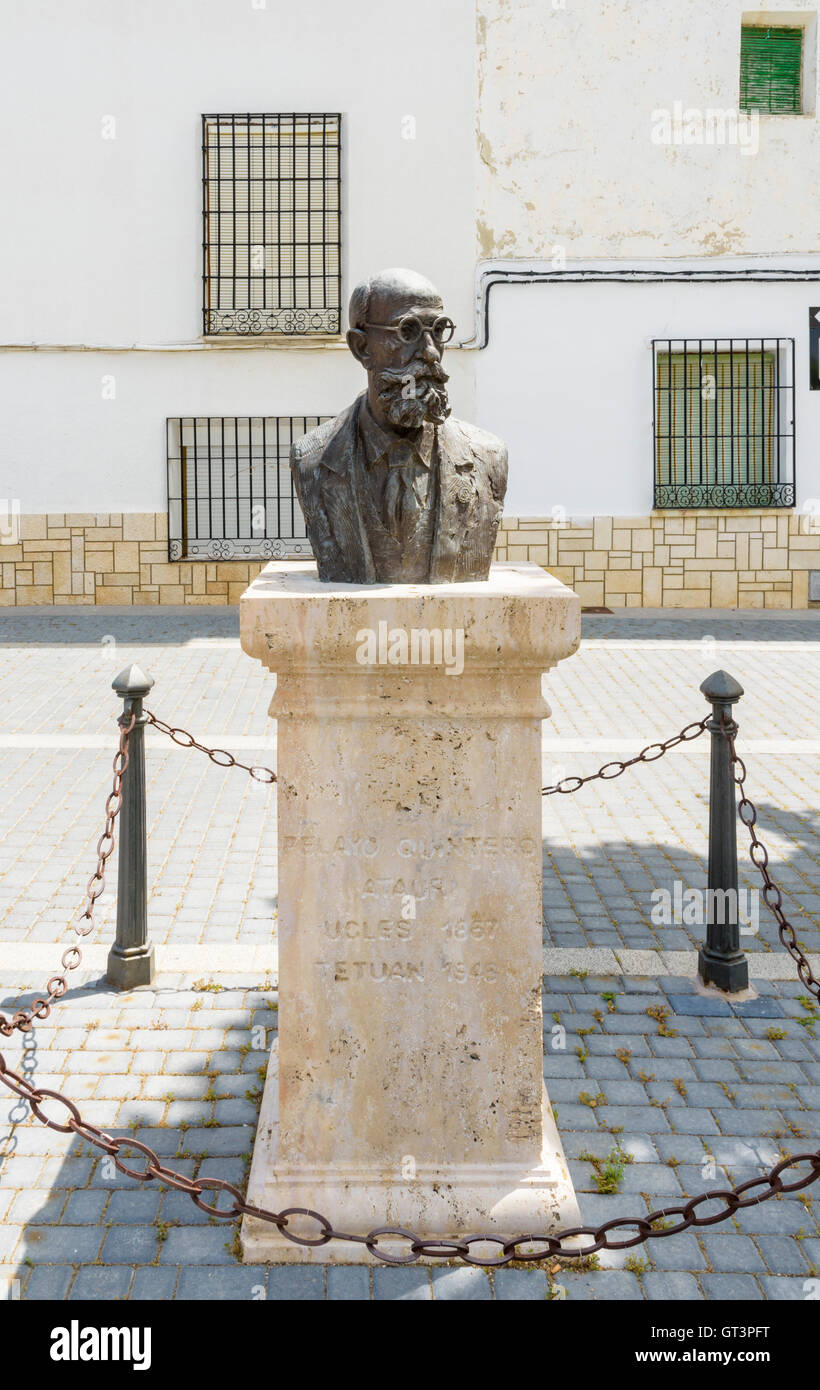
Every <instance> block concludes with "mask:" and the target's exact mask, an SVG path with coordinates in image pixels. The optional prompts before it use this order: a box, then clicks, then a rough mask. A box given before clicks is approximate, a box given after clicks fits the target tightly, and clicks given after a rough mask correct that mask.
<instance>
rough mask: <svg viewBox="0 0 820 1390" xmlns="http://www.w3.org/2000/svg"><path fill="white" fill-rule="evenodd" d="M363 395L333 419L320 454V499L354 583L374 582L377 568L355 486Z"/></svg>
mask: <svg viewBox="0 0 820 1390" xmlns="http://www.w3.org/2000/svg"><path fill="white" fill-rule="evenodd" d="M363 399H364V396H363V395H361V396H358V397H357V398H356V400H355V401H354V402H353V404H352V405H351V406H348V408H347V410H343V411H342V413H341V415H339V416H338V417H337V419H336V422H335V428H334V430H333V433H332V435H331V436H330V438H329V440H328V442H327V444H326V445H325V448H324V452H323V455H322V464H321V466H322V469H323V472H322V501H323V503H324V507H325V513H326V515H327V519H328V523H329V525H330V529H331V531H332V532H333V534H334V536H335V537H336V539H337V542H338V544H339V546H340V548H341V550H342V553H343V554H344V555H346V556H348V557H349V560H350V562H351V566H354V565H355V568H356V570H357V575H356V579H355V580H354V581H353V582H354V583H360V584H373V583H375V580H376V569H375V566H374V564H373V557H372V555H371V553H370V546H369V544H368V541H367V535H366V532H365V528H364V523H363V520H362V514H361V506H360V504H359V496H358V487H357V451H358V449H359V430H358V421H359V409H360V407H361V403H362V401H363Z"/></svg>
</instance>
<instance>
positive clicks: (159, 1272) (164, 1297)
mask: <svg viewBox="0 0 820 1390" xmlns="http://www.w3.org/2000/svg"><path fill="white" fill-rule="evenodd" d="M178 1275H179V1271H178V1270H177V1269H175V1268H174V1267H173V1266H171V1267H166V1268H165V1269H162V1268H160V1266H159V1265H143V1266H142V1268H140V1269H136V1270H135V1271H134V1282H133V1284H132V1285H131V1292H130V1294H129V1298H130V1300H131V1302H134V1301H135V1300H136V1299H148V1300H150V1301H151V1302H154V1303H167V1302H168V1300H169V1299H171V1298H173V1296H174V1292H175V1290H176V1286H177V1278H178Z"/></svg>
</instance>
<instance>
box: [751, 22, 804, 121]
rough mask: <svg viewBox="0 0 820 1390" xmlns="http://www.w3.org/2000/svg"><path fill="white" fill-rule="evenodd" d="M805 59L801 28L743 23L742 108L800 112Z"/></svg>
mask: <svg viewBox="0 0 820 1390" xmlns="http://www.w3.org/2000/svg"><path fill="white" fill-rule="evenodd" d="M802 61H803V30H802V29H780V28H778V29H771V28H767V29H764V28H762V27H760V28H758V27H754V26H751V25H744V26H743V27H742V28H741V31H740V109H741V111H763V112H766V113H768V114H770V115H783V114H795V113H797V114H799V113H800V112H801V111H802V109H803V107H802V101H801V96H802V93H801V81H800V74H801V68H802Z"/></svg>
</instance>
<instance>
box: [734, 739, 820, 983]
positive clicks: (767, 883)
mask: <svg viewBox="0 0 820 1390" xmlns="http://www.w3.org/2000/svg"><path fill="white" fill-rule="evenodd" d="M720 727H721V733H722V734H723V737H724V738H725V739H726V742H727V743H728V745H729V752H730V755H731V759H732V777H733V778H734V782H735V785H736V786H737V788H738V791H739V792H740V800H739V801H738V806H737V814H738V817H739V819H740V820H741V821H742V822H743V824H744V825H745V826H746V829H747V830H748V832H749V841H750V843H749V858H750V859H751V861H752V863H753V864H754V866H755V868H756V869H757V870H758V872H759V873H760V876H761V878H762V879H763V892H762V894H761V896H762V898H763V901H764V903H765V904H766V906H767V908H768V909H769V911H770V912H771V914H772V916H773V917H774V919H775V921H776V922H777V931H778V935H779V937H780V940H781V942H782V944H783V945H784V946H785V948H786V950H787V951H788V953H789V955H790V956H791V958H792V960H794V961H795V962H796V964H797V975H798V979H799V980H800V982H801V984H804V985H805V986H806V989H810V990H811V992H812V994H813V995H814V996H815V998H816V999H818V1000H820V980H818V979H817V978H816V977H815V975H814V974H813V972H812V968H811V966H810V965H809V962H808V960H807V958H806V955H805V952H804V951H803V948H802V947H801V945H800V942H799V941H798V940H797V933H796V931H795V930H794V927H793V926H792V924H791V922H789V921H788V919H787V918H786V916H785V914H784V912H783V907H782V903H783V894H782V893H781V891H780V889H779V888H778V886H777V884H776V883H774V882H773V880H772V877H771V875H770V873H769V852H768V850H767V849H766V846H765V845H764V844H763V841H762V840H759V839H758V837H757V833H756V831H755V825H756V824H757V807H756V806H755V804H754V802H753V801H751V800H750V799H749V797H748V796H747V795H746V792H745V789H744V783H745V781H746V764H745V763H744V761H743V759H742V758H741V757H740V756H739V755H738V752H737V749H736V748H735V734H736V733H737V731H738V725H737V724H736V723H735V721H734V720H733V719H727V717H726V715H725V714H723V713H722V714H721V721H720Z"/></svg>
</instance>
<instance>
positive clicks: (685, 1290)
mask: <svg viewBox="0 0 820 1390" xmlns="http://www.w3.org/2000/svg"><path fill="white" fill-rule="evenodd" d="M641 1283H642V1284H643V1291H644V1294H645V1296H646V1297H647V1298H649V1299H658V1300H661V1301H663V1300H674V1301H675V1302H679V1301H683V1300H698V1301H700V1300H702V1299H703V1294H702V1292H701V1290H700V1288H699V1287H698V1282H697V1280H696V1279H695V1277H694V1275H693V1274H671V1273H668V1272H663V1273H661V1272H659V1271H649V1272H648V1273H646V1274H642V1275H641Z"/></svg>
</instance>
